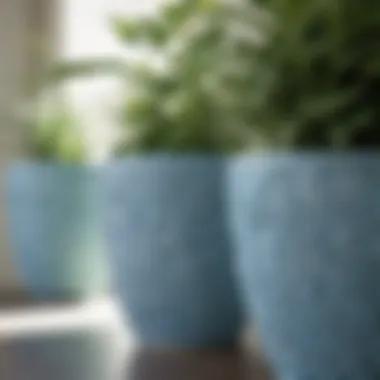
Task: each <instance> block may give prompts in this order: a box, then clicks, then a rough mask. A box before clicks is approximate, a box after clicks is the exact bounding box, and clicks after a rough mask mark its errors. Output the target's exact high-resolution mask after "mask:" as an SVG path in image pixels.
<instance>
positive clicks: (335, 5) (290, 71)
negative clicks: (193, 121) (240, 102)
mask: <svg viewBox="0 0 380 380" xmlns="http://www.w3.org/2000/svg"><path fill="white" fill-rule="evenodd" d="M256 3H259V6H260V7H261V10H262V11H264V12H266V13H268V14H269V15H270V17H269V19H270V21H269V22H267V23H266V24H265V25H264V27H263V28H262V29H261V32H262V34H263V35H264V36H265V43H263V44H261V45H260V44H258V45H257V46H256V48H255V49H253V51H252V55H251V57H252V59H251V67H252V69H251V70H250V73H249V75H248V74H247V81H249V82H250V84H251V90H252V91H251V93H252V96H251V97H250V107H249V109H250V111H249V112H247V113H246V115H249V116H247V117H251V118H252V120H253V121H254V122H253V123H252V132H253V134H254V135H256V136H260V137H261V141H262V140H264V141H266V142H267V144H269V145H278V146H291V147H301V148H323V147H328V148H332V149H346V148H362V147H377V146H379V145H380V97H379V96H378V94H379V91H380V50H379V47H380V16H379V15H380V3H379V2H376V1H374V0H363V1H361V2H358V1H355V0H340V1H321V0H302V1H298V0H262V1H260V2H256Z"/></svg>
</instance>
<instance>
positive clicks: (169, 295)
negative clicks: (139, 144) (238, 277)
mask: <svg viewBox="0 0 380 380" xmlns="http://www.w3.org/2000/svg"><path fill="white" fill-rule="evenodd" d="M222 175H223V162H222V161H221V160H220V159H219V158H216V157H202V156H199V157H198V156H187V157H182V156H178V157H171V156H169V155H168V156H165V155H157V156H150V157H145V158H144V157H135V158H128V159H125V160H121V161H119V162H117V163H114V164H111V165H110V167H109V168H108V169H107V170H106V181H105V182H106V214H107V215H106V221H107V235H108V241H109V246H110V249H111V253H112V257H113V264H114V265H113V268H114V275H115V277H116V286H117V288H118V290H119V292H120V294H121V297H122V300H123V306H124V309H125V311H126V312H127V313H128V315H129V316H130V317H131V319H132V322H133V324H134V325H135V327H136V329H137V332H138V334H139V336H140V338H141V339H142V341H143V342H145V343H149V344H153V345H154V344H164V345H168V346H208V345H210V346H211V345H224V344H230V343H233V341H234V340H235V339H236V337H237V334H238V330H239V327H240V326H239V322H240V318H239V317H240V313H239V308H238V305H237V299H236V293H235V284H234V281H233V277H232V273H231V272H232V271H231V266H230V259H231V257H230V253H231V252H230V246H229V242H228V241H227V238H226V226H225V218H224V212H223V209H224V207H223V206H224V205H223V203H222V199H221V184H222Z"/></svg>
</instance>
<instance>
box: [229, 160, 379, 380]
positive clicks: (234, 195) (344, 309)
mask: <svg viewBox="0 0 380 380" xmlns="http://www.w3.org/2000/svg"><path fill="white" fill-rule="evenodd" d="M379 191H380V154H376V153H373V154H359V153H357V154H355V153H353V154H338V153H337V154H317V153H316V154H307V153H304V154H299V155H297V154H294V155H292V154H286V153H284V154H280V155H277V156H272V157H271V156H262V157H257V158H250V157H241V158H237V159H236V160H235V161H233V162H232V164H231V166H230V168H229V207H230V216H231V219H230V222H231V229H232V232H233V235H234V240H235V243H236V247H237V250H238V252H239V255H238V266H239V268H240V272H241V277H242V279H243V281H242V285H243V290H244V294H245V296H246V299H247V302H248V307H249V311H250V313H251V316H252V317H254V319H255V323H256V324H257V326H258V328H259V331H260V335H261V339H262V342H263V345H264V348H265V349H266V351H267V353H268V355H269V357H270V359H271V360H272V363H273V364H274V366H275V368H276V369H277V371H278V373H279V374H280V377H279V378H280V379H281V380H322V379H323V380H343V379H344V380H358V379H361V380H375V379H378V378H379V376H380V355H379V353H380V275H379V273H380V196H379V194H380V192H379Z"/></svg>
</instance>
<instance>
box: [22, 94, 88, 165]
mask: <svg viewBox="0 0 380 380" xmlns="http://www.w3.org/2000/svg"><path fill="white" fill-rule="evenodd" d="M22 124H23V126H24V127H25V129H26V134H27V141H26V145H27V150H28V152H29V155H30V156H32V157H35V158H37V159H42V160H44V161H59V162H63V163H65V162H66V163H77V162H83V161H85V160H86V158H87V157H86V152H85V149H84V147H85V144H84V141H83V140H82V138H81V135H80V130H79V126H78V124H77V120H76V118H75V117H74V115H73V114H72V113H71V112H69V110H68V107H67V106H64V105H63V102H62V101H57V100H56V99H55V97H53V98H52V99H49V100H47V99H45V98H44V99H39V101H37V102H36V103H34V104H33V105H32V106H31V107H30V112H28V114H27V115H26V116H25V117H23V119H22Z"/></svg>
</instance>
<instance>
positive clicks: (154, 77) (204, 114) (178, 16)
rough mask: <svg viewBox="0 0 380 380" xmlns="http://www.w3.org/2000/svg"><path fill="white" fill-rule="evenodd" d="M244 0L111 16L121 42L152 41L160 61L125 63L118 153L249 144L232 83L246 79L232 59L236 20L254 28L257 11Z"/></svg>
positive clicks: (191, 0) (198, 0) (201, 1)
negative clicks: (126, 84) (144, 14)
mask: <svg viewBox="0 0 380 380" xmlns="http://www.w3.org/2000/svg"><path fill="white" fill-rule="evenodd" d="M242 4H243V2H239V1H236V4H235V5H233V4H232V3H231V4H229V3H225V2H222V1H218V0H181V1H177V2H175V3H170V4H167V5H165V6H163V7H162V8H161V9H159V12H158V14H157V15H156V16H155V17H151V18H142V19H137V20H136V19H134V20H129V19H120V18H117V19H115V20H114V23H113V27H114V31H115V33H116V34H117V36H118V37H119V39H120V40H121V41H122V42H123V43H124V44H126V45H128V46H129V45H130V44H138V45H140V46H141V45H142V46H149V47H151V48H152V49H153V50H154V51H155V53H156V54H157V56H159V57H160V58H161V59H162V62H163V64H162V65H161V67H156V66H155V65H154V64H149V62H145V65H143V66H142V67H141V66H140V67H137V68H135V69H132V71H130V75H129V78H130V79H131V81H130V82H129V87H128V88H127V89H126V91H127V95H126V101H125V104H124V107H123V110H122V112H121V113H122V115H121V123H122V125H123V126H124V136H123V138H122V139H121V140H122V142H121V144H119V146H118V147H117V149H116V151H117V154H125V153H127V152H130V151H147V150H148V151H152V150H153V151H154V150H174V151H211V152H225V151H230V150H235V149H239V148H240V147H242V146H243V145H244V144H246V140H247V138H249V136H250V134H248V128H247V125H246V121H245V120H243V119H242V120H238V118H237V117H236V111H237V108H236V105H235V104H234V103H235V100H236V99H235V98H234V96H233V92H232V90H237V89H238V88H237V87H238V86H240V87H241V88H240V90H243V89H244V86H245V82H244V81H245V79H246V78H245V77H242V76H241V74H240V70H239V67H236V64H237V63H239V62H240V61H237V60H236V56H237V55H238V54H239V52H238V51H237V50H236V48H237V46H238V43H237V42H238V41H239V40H240V39H241V36H240V35H239V33H241V32H239V27H240V29H243V31H244V28H245V29H247V28H248V30H251V29H252V27H251V26H250V24H251V23H252V21H253V18H254V17H255V14H254V13H253V12H250V11H251V7H249V8H248V7H247V8H246V9H244V8H243V7H242ZM247 10H249V12H246V11H247ZM236 26H238V28H236ZM236 29H237V33H236ZM140 65H141V64H140ZM234 86H235V87H236V89H235V88H234ZM131 88H132V89H133V90H132V94H131V93H130V92H129V94H128V91H130V89H131ZM228 88H229V89H230V90H231V91H228V90H227V89H228ZM239 111H240V110H239Z"/></svg>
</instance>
